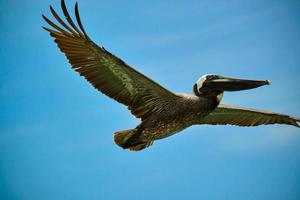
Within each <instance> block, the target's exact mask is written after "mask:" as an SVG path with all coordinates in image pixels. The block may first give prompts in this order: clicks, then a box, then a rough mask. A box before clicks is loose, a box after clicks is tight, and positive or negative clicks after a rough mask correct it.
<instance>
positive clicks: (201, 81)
mask: <svg viewBox="0 0 300 200" xmlns="http://www.w3.org/2000/svg"><path fill="white" fill-rule="evenodd" d="M217 77H218V76H217V75H214V74H205V75H203V76H201V77H200V78H199V79H198V80H197V82H196V84H195V85H194V93H195V95H199V94H202V92H201V88H202V87H204V86H205V82H206V81H208V80H212V79H214V78H217Z"/></svg>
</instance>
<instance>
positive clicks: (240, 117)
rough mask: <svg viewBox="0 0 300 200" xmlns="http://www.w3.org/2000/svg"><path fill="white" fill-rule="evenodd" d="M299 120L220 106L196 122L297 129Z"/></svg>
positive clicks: (264, 112) (276, 114) (253, 110)
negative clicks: (279, 125) (276, 125)
mask: <svg viewBox="0 0 300 200" xmlns="http://www.w3.org/2000/svg"><path fill="white" fill-rule="evenodd" d="M297 122H300V119H299V118H294V117H290V116H288V115H283V114H279V113H273V112H270V111H263V110H255V109H249V108H241V107H235V106H228V105H222V104H220V105H219V106H218V107H217V108H216V109H215V110H214V111H213V112H211V113H210V114H209V115H207V116H206V117H204V118H201V119H199V120H198V122H197V123H198V124H212V125H227V124H230V125H236V126H259V125H263V124H264V125H267V124H288V125H293V126H296V127H299V128H300V126H299V124H298V123H297Z"/></svg>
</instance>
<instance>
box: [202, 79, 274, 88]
mask: <svg viewBox="0 0 300 200" xmlns="http://www.w3.org/2000/svg"><path fill="white" fill-rule="evenodd" d="M270 83H271V81H269V80H246V79H237V78H230V77H221V76H220V77H218V78H217V79H213V80H210V81H207V82H206V86H205V88H206V89H207V90H210V91H238V90H248V89H253V88H257V87H260V86H263V85H269V84H270Z"/></svg>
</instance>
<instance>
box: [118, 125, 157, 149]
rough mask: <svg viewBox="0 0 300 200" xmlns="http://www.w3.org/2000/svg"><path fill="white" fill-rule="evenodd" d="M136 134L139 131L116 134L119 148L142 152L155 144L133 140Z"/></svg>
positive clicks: (133, 130)
mask: <svg viewBox="0 0 300 200" xmlns="http://www.w3.org/2000/svg"><path fill="white" fill-rule="evenodd" d="M136 133H137V129H130V130H125V131H118V132H115V135H114V141H115V143H116V144H117V145H118V146H120V147H122V148H123V149H129V150H130V151H140V150H142V149H145V148H147V147H149V146H151V145H152V144H153V141H147V142H144V141H139V139H137V140H136V139H133V137H134V136H136V135H135V134H136Z"/></svg>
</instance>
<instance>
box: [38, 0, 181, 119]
mask: <svg viewBox="0 0 300 200" xmlns="http://www.w3.org/2000/svg"><path fill="white" fill-rule="evenodd" d="M61 7H62V10H63V13H64V16H65V18H66V20H67V22H68V24H67V23H65V22H64V21H63V20H62V19H61V18H60V17H59V16H58V14H57V13H56V12H55V11H54V9H53V8H52V7H51V6H50V11H51V13H52V15H53V16H54V18H55V19H56V20H57V22H59V24H60V25H61V27H60V26H58V25H56V24H55V23H53V22H52V21H50V20H49V19H48V18H47V17H45V16H44V15H43V18H44V20H45V21H46V22H47V23H48V24H49V25H50V26H52V27H53V28H54V29H55V30H52V29H49V28H45V27H43V28H44V29H45V30H47V31H49V32H50V35H51V36H52V37H53V38H54V39H55V40H54V41H55V42H56V43H57V46H58V47H59V48H60V50H61V51H62V52H63V53H64V54H65V56H66V57H67V59H68V60H69V63H70V64H71V65H72V68H73V69H74V70H75V71H77V72H79V74H80V75H81V76H84V78H85V79H86V80H87V81H88V82H90V83H91V84H92V85H93V86H94V87H95V88H96V89H97V90H99V91H100V92H102V93H104V94H106V95H107V96H109V97H111V98H113V99H115V100H116V101H118V102H120V103H122V104H125V105H126V106H128V108H129V109H130V110H131V112H132V113H133V114H134V115H135V116H136V117H138V118H142V119H145V118H146V117H147V116H149V115H150V114H151V113H153V112H160V111H161V110H163V109H166V108H168V107H169V106H171V104H172V103H174V102H176V101H175V100H176V98H179V97H178V96H176V95H175V94H174V93H172V92H170V91H168V90H167V89H165V88H163V87H161V86H160V85H159V84H157V83H155V82H154V81H152V80H151V79H149V78H148V77H146V76H144V75H143V74H141V73H139V72H138V71H136V70H135V69H133V68H131V67H130V66H129V65H127V64H126V63H125V62H123V61H122V60H121V59H119V58H118V57H116V56H114V55H112V54H111V53H110V52H108V51H107V50H105V49H104V48H103V47H99V46H98V45H96V44H95V43H94V42H93V41H92V40H91V39H90V38H89V37H88V35H87V34H86V32H85V30H84V28H83V26H82V24H81V20H80V17H79V12H78V6H77V3H76V4H75V15H76V19H77V23H78V25H79V28H78V27H77V26H76V25H75V24H74V22H73V21H72V19H71V17H70V15H69V13H68V11H67V8H66V5H65V2H64V0H62V1H61Z"/></svg>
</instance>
